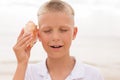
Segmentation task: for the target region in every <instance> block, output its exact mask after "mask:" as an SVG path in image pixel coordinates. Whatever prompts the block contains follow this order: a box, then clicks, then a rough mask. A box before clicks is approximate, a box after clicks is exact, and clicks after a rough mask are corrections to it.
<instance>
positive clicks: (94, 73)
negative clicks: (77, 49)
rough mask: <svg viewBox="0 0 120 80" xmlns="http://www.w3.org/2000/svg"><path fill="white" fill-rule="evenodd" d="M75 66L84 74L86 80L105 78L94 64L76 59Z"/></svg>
mask: <svg viewBox="0 0 120 80" xmlns="http://www.w3.org/2000/svg"><path fill="white" fill-rule="evenodd" d="M75 68H76V71H78V72H77V73H78V74H82V77H83V78H85V80H103V77H102V75H101V72H100V70H99V69H98V68H97V67H95V66H93V65H90V64H86V63H84V62H81V61H79V60H78V59H76V64H75Z"/></svg>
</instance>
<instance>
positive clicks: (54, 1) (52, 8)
mask: <svg viewBox="0 0 120 80" xmlns="http://www.w3.org/2000/svg"><path fill="white" fill-rule="evenodd" d="M49 12H64V13H67V14H70V15H72V16H74V10H73V8H72V7H71V6H70V5H69V4H68V3H66V2H63V1H61V0H50V1H48V2H46V3H45V4H43V5H42V6H41V7H40V8H39V10H38V14H37V16H38V17H39V16H40V15H42V14H45V13H49Z"/></svg>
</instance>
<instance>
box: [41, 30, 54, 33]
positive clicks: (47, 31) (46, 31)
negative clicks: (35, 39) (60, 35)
mask: <svg viewBox="0 0 120 80" xmlns="http://www.w3.org/2000/svg"><path fill="white" fill-rule="evenodd" d="M51 31H52V30H44V31H43V32H45V33H50V32H51Z"/></svg>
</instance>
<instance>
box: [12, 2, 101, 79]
mask: <svg viewBox="0 0 120 80" xmlns="http://www.w3.org/2000/svg"><path fill="white" fill-rule="evenodd" d="M38 23H39V24H38V25H39V29H38V30H37V34H38V36H37V37H38V39H39V41H40V42H41V43H42V45H43V47H44V49H45V51H46V53H47V58H46V60H45V61H43V62H40V63H38V64H32V65H28V61H29V57H30V50H31V48H32V46H29V45H30V43H31V42H32V41H33V40H34V39H33V35H32V34H25V33H24V30H22V31H21V34H20V35H19V37H18V40H17V43H16V44H15V46H14V47H13V50H14V52H15V54H16V57H17V61H18V65H17V69H16V72H15V75H14V79H13V80H103V78H102V77H101V75H100V74H99V72H98V71H97V70H96V69H95V68H93V67H91V66H88V65H85V64H83V63H81V62H79V61H77V60H76V59H75V58H74V57H72V56H70V50H69V49H70V46H71V43H72V40H74V39H75V37H76V34H77V27H75V26H74V11H73V9H72V7H71V6H70V5H69V4H67V3H65V2H63V1H60V0H51V1H48V2H46V3H45V4H44V5H42V7H40V9H39V11H38Z"/></svg>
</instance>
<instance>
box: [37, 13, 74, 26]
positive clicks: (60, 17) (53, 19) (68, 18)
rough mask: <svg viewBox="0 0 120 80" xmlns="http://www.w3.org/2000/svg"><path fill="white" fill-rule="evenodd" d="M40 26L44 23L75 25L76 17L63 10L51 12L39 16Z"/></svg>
mask: <svg viewBox="0 0 120 80" xmlns="http://www.w3.org/2000/svg"><path fill="white" fill-rule="evenodd" d="M38 23H39V26H42V25H51V26H52V25H54V26H55V25H56V26H57V25H74V17H73V16H72V15H70V14H66V13H61V12H49V13H45V14H42V15H40V16H39V17H38Z"/></svg>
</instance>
